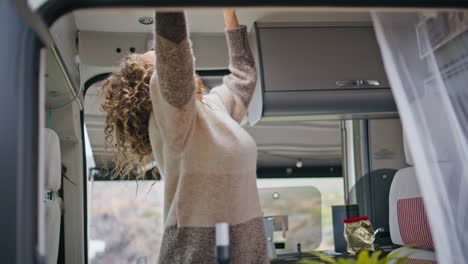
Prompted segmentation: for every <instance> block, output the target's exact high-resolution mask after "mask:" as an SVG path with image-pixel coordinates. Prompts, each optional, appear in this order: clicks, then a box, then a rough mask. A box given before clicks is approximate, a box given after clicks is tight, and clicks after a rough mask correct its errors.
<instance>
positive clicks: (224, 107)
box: [149, 13, 268, 264]
mask: <svg viewBox="0 0 468 264" xmlns="http://www.w3.org/2000/svg"><path fill="white" fill-rule="evenodd" d="M154 35H155V52H156V71H155V73H154V75H153V76H152V78H151V82H150V89H151V100H152V103H153V109H154V111H153V114H152V116H151V118H150V121H149V133H150V139H151V147H152V149H153V153H154V157H155V159H156V161H157V163H158V166H159V169H160V172H161V174H162V177H163V181H164V187H165V193H164V197H165V201H164V221H165V231H164V237H163V245H162V247H161V251H160V258H159V263H171V264H173V263H184V264H186V263H197V264H198V263H215V259H214V247H215V228H214V226H215V224H216V223H217V222H228V223H229V224H230V238H231V239H230V242H231V247H232V262H231V263H233V264H250V263H268V257H267V250H266V238H265V231H264V226H263V214H262V211H261V207H260V203H259V197H258V190H257V185H256V162H257V147H256V144H255V142H254V141H253V139H252V138H251V137H250V136H249V134H248V133H247V132H246V131H244V129H242V127H241V126H240V125H239V122H240V121H241V119H242V118H243V117H244V115H245V114H246V107H247V105H248V104H249V102H250V99H251V97H252V94H253V90H254V87H255V84H256V71H255V63H254V59H253V57H252V54H251V51H250V48H249V45H248V41H247V33H246V28H245V27H244V26H241V27H240V28H237V29H231V30H227V32H226V36H227V41H228V47H229V58H230V65H229V69H230V71H231V74H230V75H228V76H225V77H224V80H223V84H222V85H221V86H219V87H215V88H213V89H212V90H211V91H210V93H209V94H208V95H205V96H204V98H203V102H200V101H198V100H197V99H196V96H195V94H196V85H195V76H194V58H193V55H192V49H191V44H190V40H189V37H188V30H187V25H186V22H185V16H184V14H183V13H156V30H155V34H154Z"/></svg>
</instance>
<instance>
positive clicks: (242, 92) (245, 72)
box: [224, 9, 257, 107]
mask: <svg viewBox="0 0 468 264" xmlns="http://www.w3.org/2000/svg"><path fill="white" fill-rule="evenodd" d="M224 21H225V24H226V37H227V43H228V48H229V70H230V71H231V74H229V75H228V76H226V77H224V84H225V85H226V86H227V87H228V88H229V89H230V90H231V92H232V93H233V94H234V95H236V96H237V97H238V98H239V99H240V100H241V101H242V103H243V104H244V107H247V106H248V105H249V103H250V100H251V98H252V95H253V92H254V89H255V85H256V82H257V72H256V70H255V60H254V58H253V56H252V52H251V50H250V46H249V42H248V39H247V28H246V27H245V26H240V25H239V22H238V20H237V16H236V13H235V11H234V10H231V9H227V10H224Z"/></svg>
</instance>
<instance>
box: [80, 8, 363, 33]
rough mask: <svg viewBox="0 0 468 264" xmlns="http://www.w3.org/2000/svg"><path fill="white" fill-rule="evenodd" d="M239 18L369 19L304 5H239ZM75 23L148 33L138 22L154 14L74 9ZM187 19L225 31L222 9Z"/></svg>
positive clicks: (195, 26) (249, 21) (198, 28)
mask: <svg viewBox="0 0 468 264" xmlns="http://www.w3.org/2000/svg"><path fill="white" fill-rule="evenodd" d="M237 13H238V17H239V21H240V22H241V23H242V24H245V25H248V26H249V28H250V27H251V26H252V25H253V23H254V22H327V21H346V22H351V21H361V22H362V21H371V17H370V15H369V13H368V12H362V11H361V12H353V11H351V12H350V11H332V10H325V11H323V10H317V9H309V10H308V11H304V8H301V9H298V8H288V9H286V8H239V9H238V12H237ZM74 16H75V20H76V26H77V28H78V30H81V31H105V32H148V33H149V32H151V31H152V29H153V26H152V25H143V24H140V23H139V22H138V19H139V18H140V17H145V16H149V17H152V16H153V11H152V9H151V8H147V9H141V8H140V9H131V8H121V9H116V8H113V9H84V10H77V11H75V12H74ZM187 18H188V21H189V27H190V31H191V32H196V33H221V32H223V31H224V22H223V14H222V12H221V9H214V8H213V9H190V10H188V11H187Z"/></svg>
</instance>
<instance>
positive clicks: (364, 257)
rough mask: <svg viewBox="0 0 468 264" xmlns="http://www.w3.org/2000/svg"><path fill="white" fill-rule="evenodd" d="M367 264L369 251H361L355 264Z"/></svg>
mask: <svg viewBox="0 0 468 264" xmlns="http://www.w3.org/2000/svg"><path fill="white" fill-rule="evenodd" d="M368 263H369V251H367V250H363V251H361V252H360V253H359V255H358V259H357V264H368Z"/></svg>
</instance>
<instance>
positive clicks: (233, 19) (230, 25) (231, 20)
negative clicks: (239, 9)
mask: <svg viewBox="0 0 468 264" xmlns="http://www.w3.org/2000/svg"><path fill="white" fill-rule="evenodd" d="M224 23H225V24H226V29H234V28H238V27H239V21H238V20H237V16H236V10H235V9H224Z"/></svg>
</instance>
